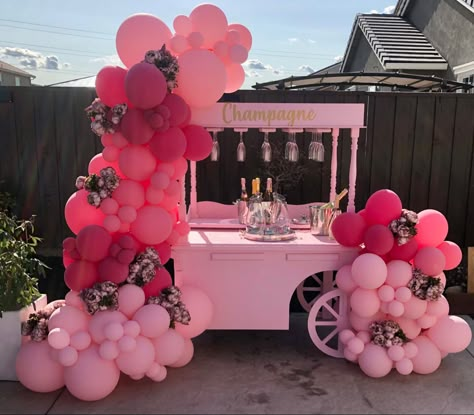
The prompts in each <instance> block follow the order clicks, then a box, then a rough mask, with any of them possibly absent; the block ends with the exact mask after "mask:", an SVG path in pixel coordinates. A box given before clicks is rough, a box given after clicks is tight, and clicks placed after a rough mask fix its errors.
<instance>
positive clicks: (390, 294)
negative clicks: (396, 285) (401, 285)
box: [377, 285, 395, 302]
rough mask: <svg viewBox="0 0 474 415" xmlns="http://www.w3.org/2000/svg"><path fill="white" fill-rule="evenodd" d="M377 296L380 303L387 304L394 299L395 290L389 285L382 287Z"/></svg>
mask: <svg viewBox="0 0 474 415" xmlns="http://www.w3.org/2000/svg"><path fill="white" fill-rule="evenodd" d="M377 294H378V296H379V298H380V300H381V301H385V302H389V301H392V300H393V299H394V298H395V290H394V289H393V288H392V286H390V285H382V286H381V287H380V288H379V289H378V290H377Z"/></svg>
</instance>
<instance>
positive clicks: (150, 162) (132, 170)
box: [119, 146, 156, 181]
mask: <svg viewBox="0 0 474 415" xmlns="http://www.w3.org/2000/svg"><path fill="white" fill-rule="evenodd" d="M119 166H120V170H122V172H123V173H124V174H125V175H126V176H127V177H128V178H129V179H132V180H136V181H143V180H146V179H148V178H149V177H150V176H151V175H152V174H153V172H154V170H155V167H156V159H155V157H153V154H152V153H151V152H150V150H148V149H147V148H146V147H143V146H129V147H125V148H124V149H123V150H122V152H121V153H120V157H119Z"/></svg>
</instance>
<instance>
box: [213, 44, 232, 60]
mask: <svg viewBox="0 0 474 415" xmlns="http://www.w3.org/2000/svg"><path fill="white" fill-rule="evenodd" d="M214 53H215V54H216V56H218V57H219V58H220V59H222V61H223V62H225V63H226V66H228V65H230V64H231V63H230V59H229V44H228V43H227V42H225V41H223V40H218V41H217V42H216V43H214Z"/></svg>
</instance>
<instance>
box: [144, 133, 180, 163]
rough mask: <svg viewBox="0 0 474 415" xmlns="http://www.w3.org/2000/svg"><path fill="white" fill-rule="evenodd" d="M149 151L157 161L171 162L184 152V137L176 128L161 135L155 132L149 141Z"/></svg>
mask: <svg viewBox="0 0 474 415" xmlns="http://www.w3.org/2000/svg"><path fill="white" fill-rule="evenodd" d="M150 150H151V152H152V154H153V155H154V156H155V157H156V158H157V159H158V160H160V161H164V162H173V161H175V160H177V159H178V158H180V157H181V156H182V155H183V154H184V152H185V151H186V136H185V135H184V133H183V131H182V130H181V128H177V127H171V128H169V129H168V130H166V131H164V132H162V133H160V132H156V133H155V135H154V136H153V138H152V139H151V141H150Z"/></svg>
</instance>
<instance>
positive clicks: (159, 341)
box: [152, 329, 185, 366]
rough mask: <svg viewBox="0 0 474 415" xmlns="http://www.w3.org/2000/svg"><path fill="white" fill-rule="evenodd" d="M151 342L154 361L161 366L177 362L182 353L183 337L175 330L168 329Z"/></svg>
mask: <svg viewBox="0 0 474 415" xmlns="http://www.w3.org/2000/svg"><path fill="white" fill-rule="evenodd" d="M152 342H153V346H154V347H155V361H156V362H157V363H159V364H160V365H162V366H169V365H171V364H173V363H175V362H177V361H178V359H179V358H180V357H181V355H182V354H183V353H184V347H185V339H184V337H183V336H181V334H179V333H178V332H177V331H176V330H173V329H168V330H167V331H166V332H165V333H163V334H162V335H161V336H159V337H157V338H156V339H153V340H152Z"/></svg>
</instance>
